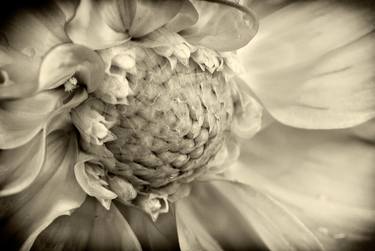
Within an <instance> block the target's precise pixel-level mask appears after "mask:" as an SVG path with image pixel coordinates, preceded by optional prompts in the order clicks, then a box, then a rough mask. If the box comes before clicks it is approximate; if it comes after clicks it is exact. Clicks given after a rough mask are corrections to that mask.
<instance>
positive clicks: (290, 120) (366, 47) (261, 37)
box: [238, 1, 375, 129]
mask: <svg viewBox="0 0 375 251" xmlns="http://www.w3.org/2000/svg"><path fill="white" fill-rule="evenodd" d="M285 16H288V18H285ZM373 16H374V10H371V9H370V8H366V7H364V6H360V5H359V4H358V5H357V4H351V3H346V2H340V1H328V2H327V1H323V2H320V1H319V2H313V3H307V2H295V3H293V4H290V5H288V6H287V7H284V8H282V9H280V10H279V11H277V12H274V13H273V14H271V15H269V16H267V17H266V18H265V19H263V20H262V21H261V27H263V28H262V29H261V31H260V32H259V34H258V35H257V37H256V38H255V40H254V41H253V43H252V44H250V45H249V46H247V47H245V48H243V50H240V51H239V53H238V55H239V57H240V58H241V61H242V64H243V65H244V66H245V68H246V72H245V74H243V79H244V80H246V82H247V84H248V85H249V86H250V87H251V88H252V90H253V91H254V92H255V94H256V95H257V96H258V97H259V98H260V100H261V102H262V103H263V104H264V105H265V107H266V108H267V109H268V110H269V112H270V113H271V115H272V116H274V117H275V118H276V119H277V120H279V121H281V122H282V123H285V124H288V125H292V126H295V127H302V128H317V129H330V128H346V127H351V126H354V125H358V124H360V123H363V122H365V121H367V120H369V119H371V118H373V117H374V116H375V85H374V81H373V79H374V77H375V75H374V71H373V70H371V69H373V68H374V66H375V34H374V26H373V22H374V18H373ZM290 27H293V28H292V29H291V28H290ZM333 31H334V32H333ZM301 52H304V53H303V55H301ZM280 59H282V60H280ZM271 90H272V91H271Z"/></svg>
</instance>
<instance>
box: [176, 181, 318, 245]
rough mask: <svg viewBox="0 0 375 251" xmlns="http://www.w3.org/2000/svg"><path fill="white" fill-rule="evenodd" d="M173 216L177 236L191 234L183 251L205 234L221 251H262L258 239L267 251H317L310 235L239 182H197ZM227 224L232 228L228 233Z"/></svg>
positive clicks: (272, 202)
mask: <svg viewBox="0 0 375 251" xmlns="http://www.w3.org/2000/svg"><path fill="white" fill-rule="evenodd" d="M181 210H182V211H181ZM176 214H177V226H178V229H179V236H180V233H181V236H182V237H184V236H186V234H184V232H187V233H189V231H190V234H191V235H192V236H190V238H187V239H186V240H185V241H186V246H185V247H186V250H195V248H193V247H194V246H191V244H194V238H196V239H198V240H199V239H202V237H203V236H205V235H207V238H208V237H210V238H212V239H213V240H216V241H217V243H218V244H220V245H221V247H222V248H223V249H224V250H248V249H251V250H258V249H260V248H261V247H262V250H263V249H264V246H263V245H264V244H263V243H262V241H261V240H260V239H259V237H260V238H261V239H262V240H263V241H264V243H265V244H266V245H267V246H268V248H270V250H321V246H320V244H319V242H318V241H317V240H316V238H315V237H314V236H313V235H312V233H311V232H310V231H309V230H308V229H307V228H306V227H305V226H304V225H303V224H302V223H301V222H300V221H299V220H298V219H297V218H295V217H294V216H293V215H291V214H290V213H289V212H288V211H286V210H285V209H284V208H283V207H282V206H281V205H280V204H279V203H278V202H277V201H275V200H273V199H272V198H270V197H269V196H267V195H265V194H262V193H261V192H258V191H256V190H254V189H253V188H251V187H250V186H244V185H241V184H239V183H231V182H228V181H211V182H208V183H197V184H195V186H194V189H193V190H192V194H191V195H190V197H188V198H186V199H184V200H183V201H181V202H177V207H176ZM180 223H182V224H181V228H180V225H179V224H180ZM228 225H231V226H233V227H231V229H230V231H228ZM180 230H181V231H180ZM201 230H204V232H202V233H200V231H201ZM203 233H205V234H203ZM258 236H259V237H258ZM186 237H189V236H186ZM186 237H185V238H186ZM181 240H183V239H182V238H181V239H180V244H181V246H182V247H184V246H183V243H181ZM182 249H183V250H184V248H182ZM199 250H217V247H215V248H214V246H212V248H210V247H209V246H208V247H204V246H203V247H202V248H201V249H199Z"/></svg>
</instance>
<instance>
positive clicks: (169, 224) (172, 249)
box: [119, 206, 178, 251]
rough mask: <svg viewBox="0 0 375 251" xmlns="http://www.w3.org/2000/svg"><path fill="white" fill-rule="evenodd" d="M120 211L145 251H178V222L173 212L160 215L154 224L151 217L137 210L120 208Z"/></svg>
mask: <svg viewBox="0 0 375 251" xmlns="http://www.w3.org/2000/svg"><path fill="white" fill-rule="evenodd" d="M119 209H120V211H121V212H122V214H123V215H124V217H125V218H126V220H127V221H128V222H129V225H130V226H131V228H132V229H133V231H134V233H135V234H136V236H137V238H138V240H139V242H140V243H141V245H142V249H143V250H149V251H161V250H163V251H176V250H178V239H177V229H176V220H175V215H174V212H173V211H171V212H169V213H166V214H160V216H159V217H158V219H157V221H156V222H154V221H152V219H151V217H150V216H149V215H147V214H145V213H144V212H142V211H140V210H138V209H136V208H131V207H124V206H119ZM171 210H174V209H171Z"/></svg>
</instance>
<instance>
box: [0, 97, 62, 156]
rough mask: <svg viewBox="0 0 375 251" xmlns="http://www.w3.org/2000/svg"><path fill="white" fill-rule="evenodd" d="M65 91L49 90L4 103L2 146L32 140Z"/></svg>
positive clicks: (0, 127) (0, 124)
mask: <svg viewBox="0 0 375 251" xmlns="http://www.w3.org/2000/svg"><path fill="white" fill-rule="evenodd" d="M63 97H64V93H63V92H62V91H60V90H59V91H48V92H42V93H39V94H36V95H34V96H32V97H29V98H24V99H19V100H12V101H7V102H4V103H2V106H1V108H0V118H1V122H0V148H1V149H9V148H14V147H18V146H20V145H23V144H24V143H26V142H28V141H29V140H31V139H32V138H33V137H34V136H35V135H36V134H37V133H38V132H39V131H40V130H41V129H42V128H43V126H44V125H45V123H46V122H47V120H48V118H49V117H50V115H51V114H52V113H53V111H54V110H55V109H56V108H57V107H58V105H59V104H60V102H61V101H62V98H63Z"/></svg>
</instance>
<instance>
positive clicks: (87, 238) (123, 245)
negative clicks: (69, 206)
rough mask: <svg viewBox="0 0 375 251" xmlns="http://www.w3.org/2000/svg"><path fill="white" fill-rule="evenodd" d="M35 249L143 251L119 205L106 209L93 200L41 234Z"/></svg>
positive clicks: (59, 219) (63, 217)
mask: <svg viewBox="0 0 375 251" xmlns="http://www.w3.org/2000/svg"><path fill="white" fill-rule="evenodd" d="M34 247H35V250H54V249H56V247H59V248H61V250H71V248H72V247H74V250H77V251H81V250H82V251H83V250H92V251H99V250H114V251H141V246H140V244H139V241H138V240H137V238H136V236H135V235H134V233H133V230H132V229H131V227H130V226H129V224H128V223H127V221H126V219H125V218H124V217H123V216H122V215H121V213H120V212H119V210H118V209H117V208H116V206H112V207H111V208H110V209H109V210H105V209H104V208H103V207H102V206H101V205H100V204H99V203H97V201H96V200H94V199H93V198H87V199H86V201H85V203H84V204H83V205H82V206H81V207H80V208H79V209H77V210H76V211H74V212H73V214H72V215H71V216H62V217H60V218H58V219H57V220H55V221H54V222H53V223H52V224H51V225H50V226H49V227H48V228H47V229H46V230H45V231H43V232H42V233H41V235H40V236H39V237H38V239H37V240H36V242H35V244H34Z"/></svg>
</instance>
